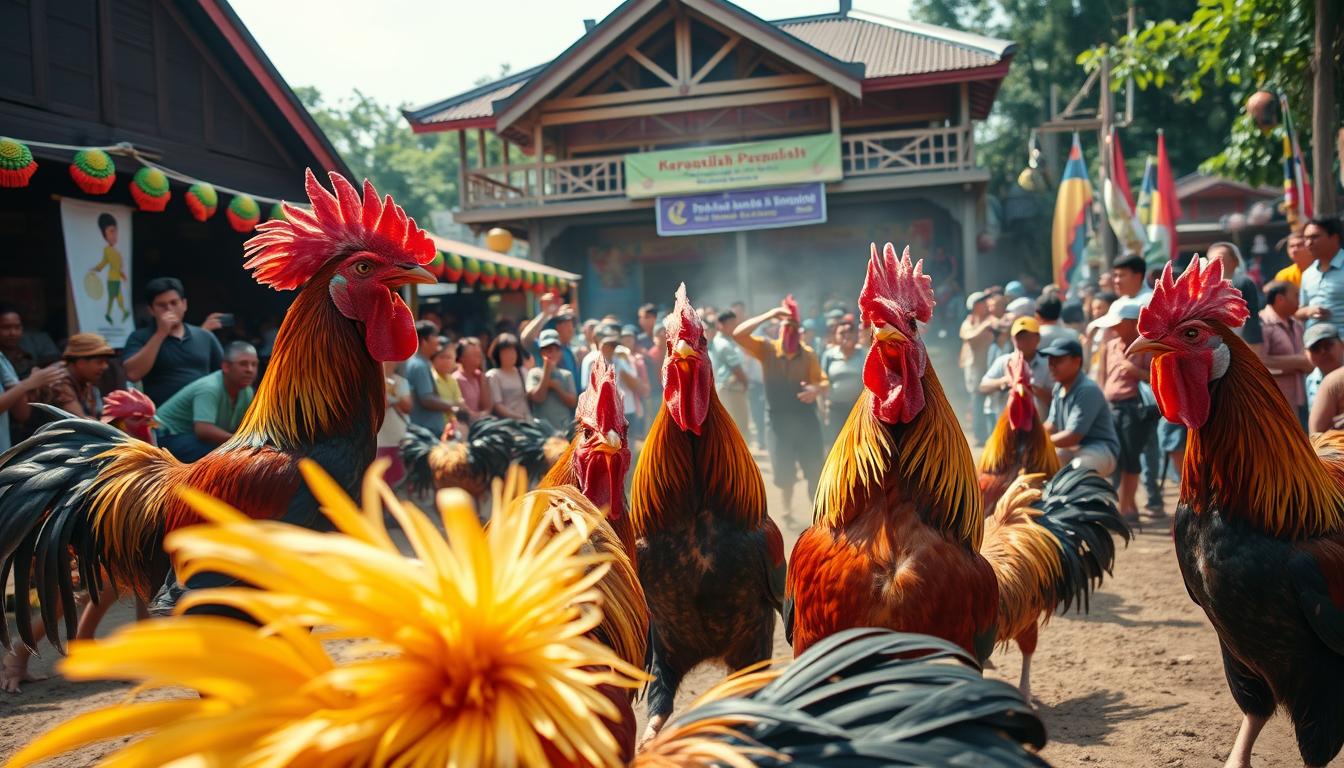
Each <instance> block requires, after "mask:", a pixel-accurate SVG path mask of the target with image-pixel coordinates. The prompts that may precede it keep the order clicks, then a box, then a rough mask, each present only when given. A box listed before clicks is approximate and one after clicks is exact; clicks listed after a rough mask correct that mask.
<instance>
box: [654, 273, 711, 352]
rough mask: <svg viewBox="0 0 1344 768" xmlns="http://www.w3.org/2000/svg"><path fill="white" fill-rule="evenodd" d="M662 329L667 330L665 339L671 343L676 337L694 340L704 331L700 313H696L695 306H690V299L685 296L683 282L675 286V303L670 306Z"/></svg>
mask: <svg viewBox="0 0 1344 768" xmlns="http://www.w3.org/2000/svg"><path fill="white" fill-rule="evenodd" d="M663 329H664V330H666V331H667V339H668V341H670V342H672V343H676V341H677V339H682V340H684V341H686V342H694V341H695V340H696V339H697V338H699V337H700V336H701V335H703V334H704V332H705V325H704V323H702V322H700V315H698V314H696V312H695V307H692V306H691V300H690V299H689V298H687V296H686V284H685V283H682V284H681V285H680V286H679V287H678V288H677V305H676V306H675V307H673V308H672V312H671V313H669V314H668V316H667V319H665V320H663Z"/></svg>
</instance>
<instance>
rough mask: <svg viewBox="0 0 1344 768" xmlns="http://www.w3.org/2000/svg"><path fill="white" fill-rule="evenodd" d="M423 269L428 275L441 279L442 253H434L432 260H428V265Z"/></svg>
mask: <svg viewBox="0 0 1344 768" xmlns="http://www.w3.org/2000/svg"><path fill="white" fill-rule="evenodd" d="M425 269H428V270H429V273H430V274H431V275H434V276H435V277H443V252H442V251H435V252H434V258H432V259H430V260H429V263H428V264H426V265H425Z"/></svg>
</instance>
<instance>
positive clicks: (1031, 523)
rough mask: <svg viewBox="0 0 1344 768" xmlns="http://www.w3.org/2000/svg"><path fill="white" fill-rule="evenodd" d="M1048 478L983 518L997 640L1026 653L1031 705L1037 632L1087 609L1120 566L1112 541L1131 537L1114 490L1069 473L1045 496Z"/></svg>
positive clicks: (1019, 486) (1013, 488)
mask: <svg viewBox="0 0 1344 768" xmlns="http://www.w3.org/2000/svg"><path fill="white" fill-rule="evenodd" d="M1027 399H1028V400H1030V399H1032V397H1031V395H1030V394H1028V395H1027ZM1000 424H1002V422H1000ZM1037 426H1038V427H1039V422H1038V424H1037ZM1043 479H1044V477H1043V476H1042V475H1040V474H1034V475H1021V476H1019V477H1018V478H1017V479H1016V480H1014V481H1013V483H1012V484H1011V485H1009V486H1008V489H1007V491H1006V492H1005V493H1004V494H1003V496H1001V497H1000V499H999V502H998V504H997V506H996V507H995V509H994V513H993V514H991V515H990V516H989V517H987V518H985V538H984V544H983V546H982V547H981V548H980V551H981V554H983V555H984V556H985V559H986V560H988V561H989V564H990V565H992V566H993V567H994V575H995V578H996V580H997V581H998V587H999V611H998V630H997V640H998V641H999V642H1000V643H1007V642H1009V641H1015V642H1016V643H1017V646H1018V648H1019V649H1020V650H1021V651H1022V675H1021V679H1020V680H1019V682H1018V687H1019V688H1020V689H1021V690H1022V695H1023V696H1024V697H1025V698H1026V699H1027V700H1028V701H1030V700H1031V658H1032V655H1033V654H1034V653H1035V652H1036V642H1037V639H1038V633H1039V627H1038V625H1043V624H1044V623H1045V622H1046V621H1048V620H1049V619H1050V616H1051V615H1052V614H1053V613H1054V612H1055V610H1056V608H1062V609H1063V610H1066V611H1067V610H1068V609H1069V608H1070V607H1072V606H1073V605H1075V604H1077V606H1078V607H1079V608H1080V609H1082V610H1086V609H1087V606H1088V601H1089V598H1090V596H1091V592H1092V590H1093V589H1094V588H1096V587H1097V586H1098V585H1100V584H1101V581H1102V578H1103V577H1104V576H1105V575H1106V574H1109V573H1111V571H1112V569H1113V568H1114V566H1115V542H1114V541H1113V540H1112V539H1111V535H1112V534H1114V535H1116V536H1119V537H1120V538H1122V539H1124V540H1125V541H1126V542H1128V541H1129V539H1130V535H1131V534H1130V531H1129V526H1127V525H1125V522H1124V520H1123V519H1122V518H1121V517H1120V508H1119V506H1118V505H1117V504H1116V497H1115V491H1114V489H1112V488H1111V484H1110V482H1109V481H1108V480H1106V479H1105V478H1104V477H1102V476H1101V475H1098V474H1097V473H1096V472H1093V471H1092V470H1090V469H1082V468H1077V467H1065V468H1064V469H1063V470H1061V471H1060V472H1059V474H1057V475H1055V476H1054V477H1053V478H1051V479H1050V482H1048V483H1046V484H1045V488H1044V490H1041V489H1040V487H1039V485H1040V482H1041V481H1042V480H1043Z"/></svg>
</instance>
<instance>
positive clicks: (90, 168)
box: [70, 149, 117, 195]
mask: <svg viewBox="0 0 1344 768" xmlns="http://www.w3.org/2000/svg"><path fill="white" fill-rule="evenodd" d="M70 178H72V179H74V180H75V186H77V187H79V189H80V191H82V192H84V193H85V194H89V195H105V194H107V191H108V190H110V189H112V185H113V184H115V183H116V181H117V164H116V163H114V162H113V161H112V156H111V155H109V154H107V153H106V152H104V151H103V150H101V149H81V150H80V151H78V152H76V153H75V159H74V162H72V163H70Z"/></svg>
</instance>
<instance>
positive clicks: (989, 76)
mask: <svg viewBox="0 0 1344 768" xmlns="http://www.w3.org/2000/svg"><path fill="white" fill-rule="evenodd" d="M1011 63H1012V61H1011V57H1010V58H1008V59H1004V60H1003V61H1000V62H998V63H997V64H990V65H987V66H983V67H970V68H967V69H950V70H944V71H941V72H921V73H919V74H915V75H894V76H892V77H874V78H871V79H869V80H864V81H863V91H864V93H872V92H874V91H894V90H898V89H901V88H919V87H922V86H928V85H948V84H952V83H970V82H976V81H980V80H1002V79H1003V78H1005V77H1007V76H1008V67H1009V65H1010V64H1011Z"/></svg>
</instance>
